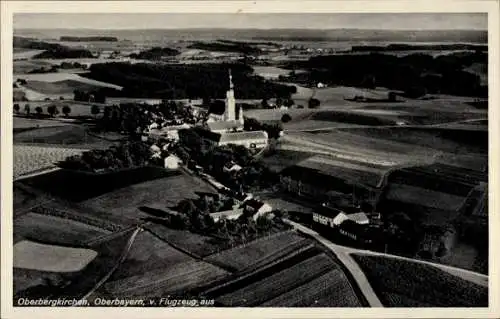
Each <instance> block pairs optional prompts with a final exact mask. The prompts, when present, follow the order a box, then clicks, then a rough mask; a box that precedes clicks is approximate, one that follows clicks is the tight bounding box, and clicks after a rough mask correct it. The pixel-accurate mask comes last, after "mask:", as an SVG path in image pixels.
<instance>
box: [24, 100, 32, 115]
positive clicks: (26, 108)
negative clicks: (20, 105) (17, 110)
mask: <svg viewBox="0 0 500 319" xmlns="http://www.w3.org/2000/svg"><path fill="white" fill-rule="evenodd" d="M30 109H31V108H30V105H29V104H28V103H26V105H24V112H25V113H26V115H30Z"/></svg>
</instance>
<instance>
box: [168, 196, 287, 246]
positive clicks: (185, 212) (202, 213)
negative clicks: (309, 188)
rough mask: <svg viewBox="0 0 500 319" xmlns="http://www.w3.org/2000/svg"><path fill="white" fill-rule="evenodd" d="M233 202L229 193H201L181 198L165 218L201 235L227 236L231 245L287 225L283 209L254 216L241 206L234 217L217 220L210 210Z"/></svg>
mask: <svg viewBox="0 0 500 319" xmlns="http://www.w3.org/2000/svg"><path fill="white" fill-rule="evenodd" d="M234 204H235V201H234V199H232V198H230V197H212V196H207V195H203V196H200V197H199V198H197V199H194V200H193V199H184V200H182V201H180V202H179V203H178V204H177V205H176V207H175V208H174V209H175V210H176V211H177V212H178V215H169V216H168V217H167V218H166V220H164V222H165V223H166V224H167V226H170V227H173V228H178V229H188V230H190V231H192V232H196V233H201V234H204V235H211V236H216V237H219V238H221V239H225V240H227V241H228V242H229V243H230V244H231V245H236V244H240V243H242V242H249V241H252V240H254V239H256V238H258V237H260V236H263V235H267V234H269V233H271V232H272V231H273V230H278V231H279V230H284V229H288V228H289V227H290V226H288V225H287V224H285V223H283V221H282V218H283V216H284V213H282V212H280V211H274V212H273V213H272V215H262V216H259V217H257V218H256V220H254V219H253V213H251V212H249V211H246V210H244V211H243V214H242V215H240V217H238V218H237V219H226V218H224V217H223V218H221V219H219V220H218V221H217V222H215V221H214V219H213V218H212V217H211V216H210V213H214V212H217V211H222V210H225V209H231V208H232V206H233V205H234Z"/></svg>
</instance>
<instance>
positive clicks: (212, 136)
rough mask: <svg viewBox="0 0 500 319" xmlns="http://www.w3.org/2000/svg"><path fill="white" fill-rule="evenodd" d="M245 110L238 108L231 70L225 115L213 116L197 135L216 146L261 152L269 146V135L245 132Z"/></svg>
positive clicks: (259, 132) (261, 132)
mask: <svg viewBox="0 0 500 319" xmlns="http://www.w3.org/2000/svg"><path fill="white" fill-rule="evenodd" d="M243 125H244V118H243V109H242V108H239V109H237V108H236V99H235V97H234V85H233V77H232V75H231V70H229V90H228V91H227V93H226V107H225V110H224V114H221V115H217V114H213V115H211V116H210V117H209V120H208V121H207V122H206V123H205V127H204V128H203V129H197V133H198V134H199V135H200V136H201V137H202V138H203V139H205V140H206V141H208V142H210V143H212V144H214V145H228V144H234V145H242V146H245V147H246V148H249V149H254V150H259V149H263V148H266V147H267V145H268V139H269V138H268V135H267V132H264V131H243Z"/></svg>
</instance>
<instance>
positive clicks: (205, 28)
mask: <svg viewBox="0 0 500 319" xmlns="http://www.w3.org/2000/svg"><path fill="white" fill-rule="evenodd" d="M15 30H91V31H137V30H312V31H314V30H317V31H332V30H359V31H408V32H411V31H413V32H415V31H425V32H432V31H486V32H487V31H488V29H480V28H468V29H455V28H453V29H452V28H450V29H398V28H391V29H384V28H373V29H372V28H324V29H322V28H224V27H213V28H212V27H201V28H120V29H109V28H34V27H32V28H23V27H21V28H13V31H15Z"/></svg>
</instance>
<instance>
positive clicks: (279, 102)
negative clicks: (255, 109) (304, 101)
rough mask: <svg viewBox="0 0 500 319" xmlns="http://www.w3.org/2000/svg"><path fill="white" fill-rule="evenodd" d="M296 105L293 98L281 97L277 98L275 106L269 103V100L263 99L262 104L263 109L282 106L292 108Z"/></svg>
mask: <svg viewBox="0 0 500 319" xmlns="http://www.w3.org/2000/svg"><path fill="white" fill-rule="evenodd" d="M294 104H295V102H294V101H293V100H292V99H291V98H286V99H283V98H281V97H278V98H276V103H275V104H274V106H273V105H272V104H271V103H269V100H268V99H267V98H264V99H262V102H261V103H260V105H261V106H262V108H263V109H271V108H280V107H282V106H286V107H292V106H293V105H294Z"/></svg>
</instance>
